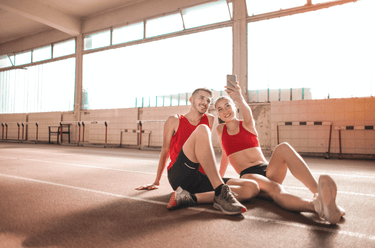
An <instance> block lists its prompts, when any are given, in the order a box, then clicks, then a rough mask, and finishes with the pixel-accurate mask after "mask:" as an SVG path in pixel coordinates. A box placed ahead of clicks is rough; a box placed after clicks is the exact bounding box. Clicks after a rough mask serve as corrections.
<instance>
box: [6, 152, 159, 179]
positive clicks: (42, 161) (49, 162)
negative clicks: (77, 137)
mask: <svg viewBox="0 0 375 248" xmlns="http://www.w3.org/2000/svg"><path fill="white" fill-rule="evenodd" d="M0 158H7V159H14V160H18V159H19V158H14V157H5V156H0ZM19 160H25V161H32V162H39V163H48V164H60V165H71V166H77V167H86V168H95V169H102V170H113V171H122V172H133V173H143V174H150V175H156V173H155V172H146V171H134V170H125V169H116V168H110V167H102V166H95V165H84V164H72V163H62V162H55V161H45V160H38V159H30V158H20V159H19ZM125 162H126V160H125V161H124V163H125ZM132 162H133V163H134V162H136V161H134V160H132ZM163 175H164V174H163ZM165 175H166V174H165Z"/></svg>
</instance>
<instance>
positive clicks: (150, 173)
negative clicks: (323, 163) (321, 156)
mask: <svg viewBox="0 0 375 248" xmlns="http://www.w3.org/2000/svg"><path fill="white" fill-rule="evenodd" d="M0 158H7V159H14V160H18V159H19V158H15V157H5V156H0ZM19 160H25V161H32V162H40V163H48V164H60V165H70V166H77V167H86V168H95V169H101V170H112V171H121V172H131V173H140V174H148V175H156V173H155V172H146V171H135V170H125V169H116V168H110V167H101V166H94V165H83V164H72V163H62V162H54V161H45V160H38V159H28V158H21V159H19ZM130 161H132V162H138V161H136V160H130ZM313 174H323V173H313ZM163 175H164V176H165V175H167V173H163ZM329 175H332V174H329ZM336 175H337V176H339V175H340V174H336ZM341 175H342V174H341ZM342 176H346V175H342ZM370 178H374V179H375V177H370ZM283 186H284V187H285V188H293V189H298V190H308V189H307V188H302V187H292V186H285V185H283ZM338 192H339V193H340V194H349V195H359V196H369V197H375V195H374V194H365V193H356V192H346V191H338Z"/></svg>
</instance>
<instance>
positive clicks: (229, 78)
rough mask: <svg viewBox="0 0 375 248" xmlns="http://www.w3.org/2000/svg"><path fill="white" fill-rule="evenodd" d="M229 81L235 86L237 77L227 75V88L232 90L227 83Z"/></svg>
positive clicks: (230, 85)
mask: <svg viewBox="0 0 375 248" xmlns="http://www.w3.org/2000/svg"><path fill="white" fill-rule="evenodd" d="M229 80H230V81H231V82H232V83H234V84H235V83H236V82H237V75H235V74H233V75H227V86H228V87H232V88H234V86H233V85H232V84H231V83H230V82H229Z"/></svg>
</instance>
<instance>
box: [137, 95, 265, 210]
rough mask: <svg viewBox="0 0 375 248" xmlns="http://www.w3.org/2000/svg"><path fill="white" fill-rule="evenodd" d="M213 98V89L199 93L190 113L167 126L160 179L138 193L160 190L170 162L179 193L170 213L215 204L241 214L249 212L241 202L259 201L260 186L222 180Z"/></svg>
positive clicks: (173, 118) (192, 100)
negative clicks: (215, 143) (213, 134)
mask: <svg viewBox="0 0 375 248" xmlns="http://www.w3.org/2000/svg"><path fill="white" fill-rule="evenodd" d="M211 98H212V92H211V91H210V90H209V89H207V88H199V89H196V90H195V91H194V92H193V94H192V96H191V97H190V99H189V101H190V103H191V106H190V110H189V112H188V113H186V114H185V115H177V114H176V115H171V116H169V117H168V119H167V120H166V122H165V124H164V132H163V147H162V151H161V153H160V159H159V166H158V169H157V173H156V179H155V181H154V183H152V184H147V185H142V186H140V187H138V188H137V189H138V190H142V189H148V190H152V189H157V188H159V185H160V179H161V176H162V174H163V171H164V169H165V167H166V165H167V161H168V158H170V159H171V162H170V163H169V165H168V167H167V170H168V180H169V183H170V185H171V186H172V188H173V189H174V190H175V191H174V192H173V194H172V197H171V199H170V201H169V203H168V209H176V208H180V207H184V206H193V205H196V204H203V203H214V207H215V208H217V209H219V210H221V211H222V212H224V213H225V214H228V215H234V214H240V213H242V212H245V211H246V208H245V207H244V206H243V205H242V204H241V203H240V202H239V201H244V200H249V199H250V198H252V197H255V196H256V195H257V194H258V193H259V186H258V184H257V183H256V182H255V181H253V180H243V179H234V178H231V179H229V178H221V177H220V175H219V172H218V170H217V167H216V160H215V154H214V150H213V147H212V143H211V128H212V126H213V122H214V117H213V115H211V114H207V113H206V112H207V110H208V109H209V107H210V104H211ZM233 186H234V187H233ZM232 190H233V192H235V193H236V195H237V198H236V197H235V196H234V194H233V192H232Z"/></svg>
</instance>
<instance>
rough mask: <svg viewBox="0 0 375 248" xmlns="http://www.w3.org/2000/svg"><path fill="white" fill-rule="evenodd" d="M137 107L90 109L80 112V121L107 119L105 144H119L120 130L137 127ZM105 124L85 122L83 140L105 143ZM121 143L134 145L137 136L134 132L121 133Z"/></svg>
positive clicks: (91, 142)
mask: <svg viewBox="0 0 375 248" xmlns="http://www.w3.org/2000/svg"><path fill="white" fill-rule="evenodd" d="M137 120H138V109H137V108H129V109H108V110H90V111H84V112H82V114H81V121H84V122H86V123H88V122H93V121H107V123H108V128H107V144H115V145H120V135H121V130H122V131H123V130H124V129H138V126H137ZM105 131H106V129H105V125H104V124H103V123H99V124H85V133H84V135H85V136H84V141H85V143H90V144H104V143H105ZM80 140H81V142H82V140H83V129H82V131H81V138H80ZM122 143H123V144H128V145H136V144H137V136H136V135H135V134H129V135H127V134H123V138H122Z"/></svg>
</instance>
